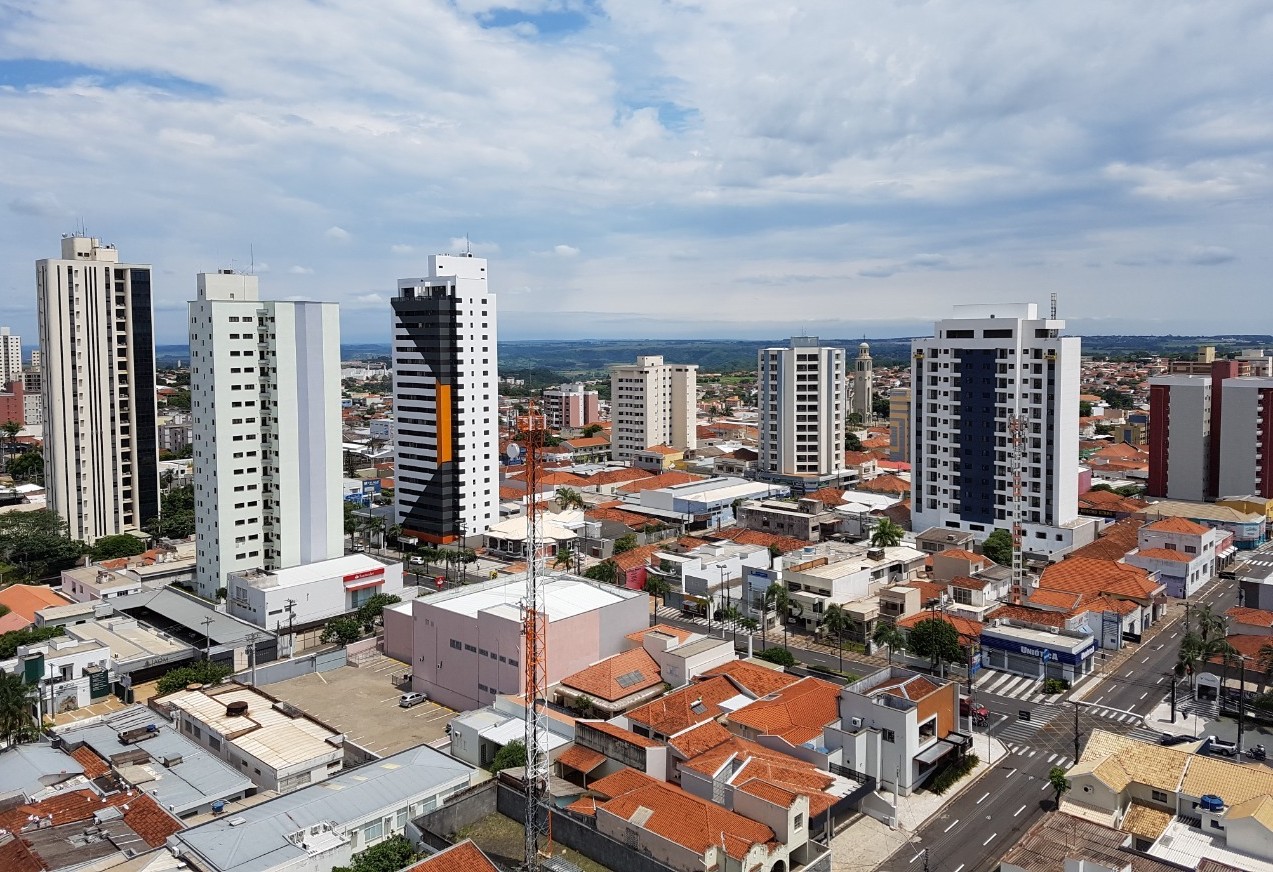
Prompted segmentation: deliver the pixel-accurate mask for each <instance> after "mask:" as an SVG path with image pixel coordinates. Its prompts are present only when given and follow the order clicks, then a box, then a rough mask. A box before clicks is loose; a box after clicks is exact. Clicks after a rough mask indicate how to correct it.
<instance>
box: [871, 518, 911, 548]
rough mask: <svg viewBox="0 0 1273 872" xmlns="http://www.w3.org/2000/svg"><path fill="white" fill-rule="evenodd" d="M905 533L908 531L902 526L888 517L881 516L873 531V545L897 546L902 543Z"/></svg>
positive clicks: (877, 546) (878, 546)
mask: <svg viewBox="0 0 1273 872" xmlns="http://www.w3.org/2000/svg"><path fill="white" fill-rule="evenodd" d="M905 535H906V531H905V530H903V529H902V528H901V527H900V526H898V525H897V524H895V523H893V522H892V521H890V520H889V519H888V518H880V520H879V522H878V523H876V525H875V529H874V530H872V531H871V547H873V548H896V547H897V546H898V545H900V544H902V537H903V536H905Z"/></svg>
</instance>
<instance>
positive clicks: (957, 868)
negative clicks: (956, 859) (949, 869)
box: [955, 863, 964, 872]
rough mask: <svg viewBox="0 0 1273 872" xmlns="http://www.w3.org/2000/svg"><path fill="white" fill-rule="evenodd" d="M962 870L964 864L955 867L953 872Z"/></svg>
mask: <svg viewBox="0 0 1273 872" xmlns="http://www.w3.org/2000/svg"><path fill="white" fill-rule="evenodd" d="M962 868H964V864H963V863H960V864H959V865H958V866H956V867H955V872H959V870H960V869H962Z"/></svg>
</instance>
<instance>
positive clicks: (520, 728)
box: [449, 697, 575, 769]
mask: <svg viewBox="0 0 1273 872" xmlns="http://www.w3.org/2000/svg"><path fill="white" fill-rule="evenodd" d="M511 700H512V698H511V697H500V698H498V699H497V700H495V702H494V703H493V704H491V705H488V706H486V707H484V708H480V709H474V710H473V711H469V712H463V713H462V714H460V715H457V716H456V717H454V718H452V719H451V721H450V725H451V734H450V737H451V742H450V748H449V750H450V753H451V756H452V757H455V758H456V759H458V760H463V761H464V762H465V763H468V764H470V765H472V766H480V767H482V768H483V769H485V768H486V767H488V766H490V765H491V762H492V761H493V760H494V759H495V755H496V754H498V753H499V750H500V748H503V747H504V746H505V745H507V744H508V743H509V742H524V741H525V739H526V708H525V706H518V705H516V704H514V703H513V702H512V701H511ZM547 712H548V717H547V719H546V723H547V724H548V731H547V733H546V734H545V738H546V740H547V743H548V759H549V760H557V759H559V757H560V755H561V753H562V752H563V751H565V750H566V749H568V748H569V747H570V743H571V741H572V740H573V739H574V737H575V721H574V718H570V717H567V716H566V715H562V714H561V713H560V712H557V711H554V710H552V709H548V710H547Z"/></svg>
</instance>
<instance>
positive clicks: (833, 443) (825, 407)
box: [756, 336, 847, 490]
mask: <svg viewBox="0 0 1273 872" xmlns="http://www.w3.org/2000/svg"><path fill="white" fill-rule="evenodd" d="M757 370H758V377H757V388H758V391H759V398H758V400H757V404H758V407H759V411H760V457H759V459H758V461H757V463H756V469H757V471H758V472H759V473H760V475H761V477H762V478H765V479H767V480H783V481H788V482H790V483H792V484H800V483H803V487H804V489H805V490H817V489H818V488H819V487H821V486H822V485H823V484H826V483H829V482H831V481H834V480H838V478H839V477H840V475H841V473H842V472H843V471H844V438H845V421H846V418H847V416H846V414H845V404H846V399H847V397H846V393H847V382H846V380H845V371H844V349H843V348H830V347H827V346H825V345H822V344H820V343H819V342H818V339H817V337H814V336H797V337H794V338H792V340H791V344H790V346H789V347H787V348H780V347H779V348H762V349H760V351H759V352H758V353H757Z"/></svg>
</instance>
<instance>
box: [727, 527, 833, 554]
mask: <svg viewBox="0 0 1273 872" xmlns="http://www.w3.org/2000/svg"><path fill="white" fill-rule="evenodd" d="M710 538H711V539H714V540H716V541H718V542H719V541H721V540H727V541H730V542H737V543H738V544H739V545H760V546H761V547H764V548H768V547H769V546H770V545H777V546H778V548H779V550H781V551H782V553H783V554H786V553H788V552H790V551H799V550H800V549H801V548H803V547H805V546H806V545H808V544H809V543H808V542H806V541H805V540H804V539H797V538H796V537H794V536H779V535H778V534H776V533H765V532H763V531H761V530H745V529H743V528H742V527H725V528H724V529H721V530H713V531H712V533H711V534H710Z"/></svg>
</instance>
